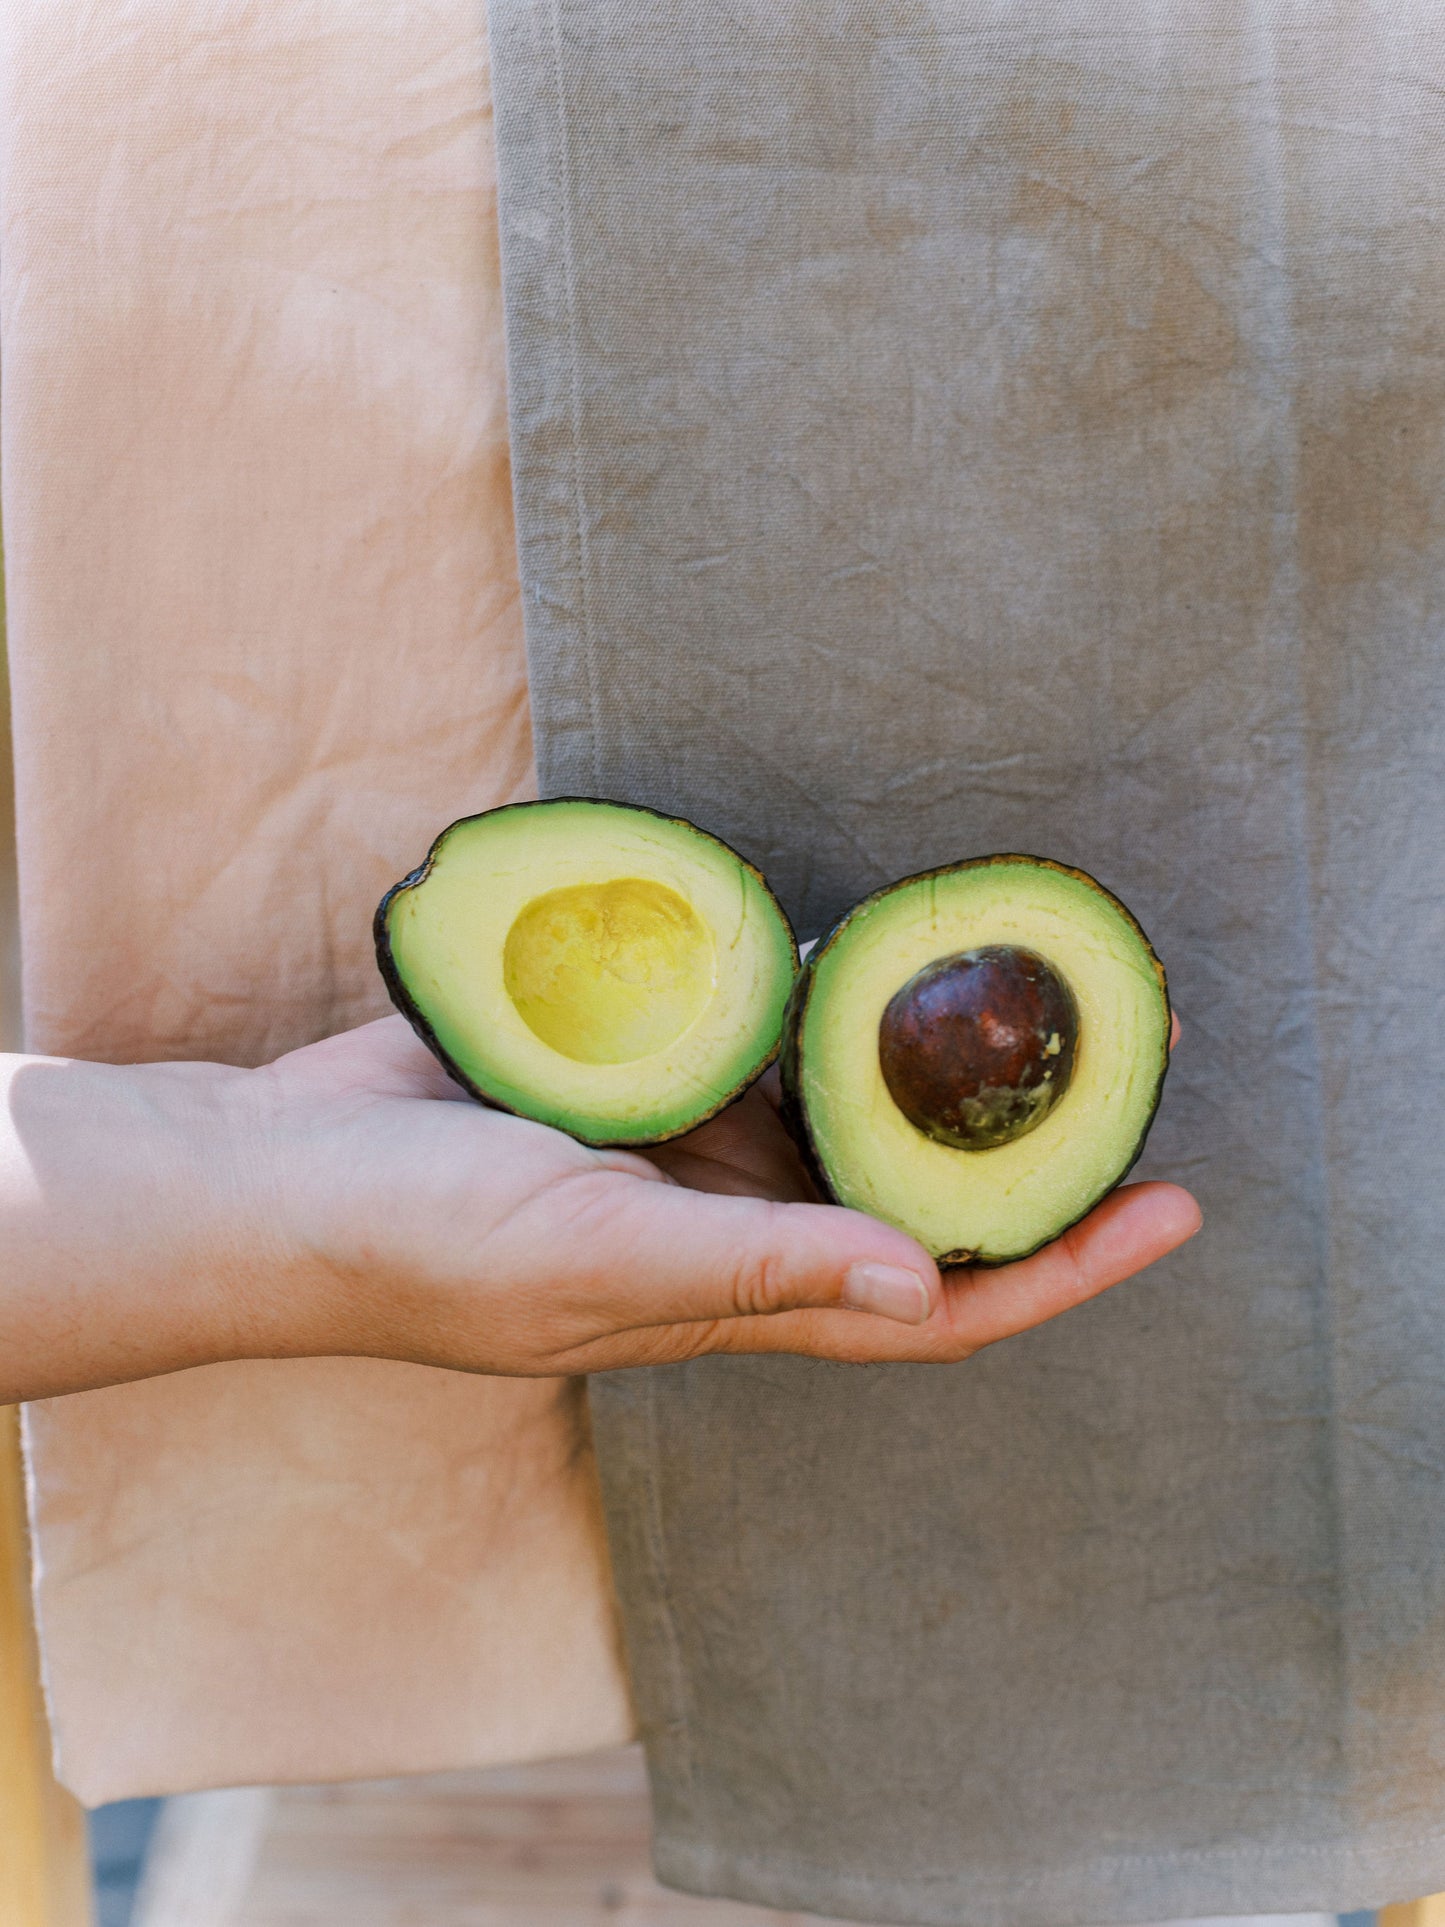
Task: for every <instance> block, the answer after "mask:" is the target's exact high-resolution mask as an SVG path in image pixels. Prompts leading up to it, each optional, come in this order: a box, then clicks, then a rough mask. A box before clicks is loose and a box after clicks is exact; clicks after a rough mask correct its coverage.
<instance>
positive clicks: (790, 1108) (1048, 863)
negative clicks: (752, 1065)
mask: <svg viewBox="0 0 1445 1927" xmlns="http://www.w3.org/2000/svg"><path fill="white" fill-rule="evenodd" d="M996 863H1031V864H1033V865H1034V866H1035V867H1036V868H1038V869H1040V870H1058V871H1059V872H1061V874H1063V875H1064V876H1071V877H1077V879H1078V880H1079V882H1080V883H1087V884H1088V885H1089V887H1090V889H1092V890H1097V891H1098V892H1099V894H1100V895H1101V896H1105V897H1108V899H1109V901H1110V902H1111V903H1112V904H1113V905H1114V907H1115V909H1117V910H1118V911H1119V912H1120V914H1121V915H1122V916H1123V917H1124V919H1125V921H1126V922H1127V923H1128V924H1129V925H1130V927H1131V928H1132V929H1133V931H1134V933H1135V935H1136V936H1137V937H1138V939H1139V941H1140V943H1141V944H1142V945H1143V946H1144V950H1145V952H1146V954H1147V955H1148V958H1149V961H1150V963H1151V964H1152V965H1153V966H1154V970H1155V973H1156V975H1157V976H1158V979H1159V988H1160V990H1161V991H1162V993H1163V996H1164V1007H1165V1012H1166V1014H1168V1013H1170V1012H1171V1011H1172V1008H1173V1006H1172V1005H1171V1004H1170V1002H1169V980H1168V978H1167V976H1166V975H1165V973H1164V966H1163V964H1162V963H1161V962H1160V961H1159V958H1158V956H1157V955H1156V953H1155V950H1154V946H1153V944H1152V943H1150V941H1149V939H1148V937H1146V936H1145V934H1144V932H1143V930H1142V928H1141V927H1140V924H1139V919H1138V918H1137V917H1136V916H1135V915H1134V913H1133V911H1132V910H1130V909H1129V907H1128V905H1127V904H1123V903H1121V902H1120V901H1119V899H1118V898H1117V897H1116V896H1115V895H1114V894H1113V892H1112V891H1111V890H1106V889H1105V888H1104V886H1103V884H1102V883H1100V882H1099V880H1098V878H1097V877H1091V876H1090V875H1089V873H1088V871H1087V870H1076V869H1074V868H1072V867H1071V866H1070V865H1069V864H1067V863H1055V862H1054V861H1053V860H1052V859H1051V858H1049V857H1046V856H1028V855H1026V854H1024V853H1022V852H1014V853H1001V854H999V855H997V856H979V857H970V858H968V859H966V860H965V861H964V862H962V863H943V864H940V865H939V866H938V868H937V869H934V870H920V871H919V872H918V873H917V875H916V876H911V877H900V878H899V880H898V882H897V883H888V884H885V885H884V886H883V888H882V889H881V890H874V891H873V892H871V894H870V895H868V896H866V897H864V898H862V899H861V901H859V902H858V903H855V904H854V905H853V907H852V909H850V910H845V911H844V912H843V914H842V916H841V917H839V919H838V921H837V922H836V923H835V924H833V926H832V927H831V928H830V929H829V930H827V931H826V932H825V933H824V934H823V935H822V936H821V937H820V938H819V939H818V941H817V943H816V944H815V945H814V947H813V949H812V950H811V951H810V952H809V953H808V958H807V961H806V962H805V963H804V965H803V967H802V969H801V970H800V971H799V972H798V975H797V979H796V981H795V982H794V984H793V989H792V994H791V996H790V997H789V998H788V1003H787V1008H786V1010H785V1012H784V1014H783V1042H782V1048H781V1049H780V1050H779V1052H778V1074H779V1076H780V1078H781V1079H782V1086H783V1101H782V1104H781V1106H780V1109H779V1114H780V1116H781V1117H782V1120H783V1123H784V1124H785V1125H786V1126H787V1129H788V1133H789V1135H790V1136H791V1138H792V1140H793V1142H794V1144H795V1145H796V1146H797V1148H798V1155H799V1157H800V1158H801V1159H802V1161H803V1164H804V1167H805V1168H806V1170H807V1173H808V1175H809V1177H810V1178H811V1179H812V1180H813V1183H814V1185H815V1186H816V1187H817V1190H818V1195H819V1196H820V1197H821V1198H823V1199H824V1200H825V1201H826V1202H827V1203H829V1204H840V1203H841V1202H842V1200H841V1199H840V1198H839V1196H838V1194H837V1192H836V1191H835V1190H834V1189H833V1186H832V1184H831V1183H830V1182H829V1178H828V1173H827V1170H826V1169H825V1167H824V1164H823V1160H822V1157H821V1155H820V1153H819V1150H818V1146H817V1144H816V1142H815V1141H814V1138H813V1133H812V1130H811V1128H810V1126H809V1124H808V1115H807V1108H806V1106H805V1104H804V1102H803V1066H802V1039H803V1028H804V1025H805V1023H806V1021H807V1016H808V1004H809V1001H810V999H811V997H812V993H813V988H814V985H815V983H816V981H817V979H816V975H815V971H814V966H815V965H816V964H817V963H818V961H819V959H820V958H821V957H822V956H823V954H824V952H825V951H826V950H827V949H828V946H829V945H830V944H831V943H832V942H833V940H834V939H835V938H836V937H837V936H839V935H840V933H841V932H842V930H843V929H844V927H845V926H846V925H847V924H848V923H850V922H851V921H852V919H853V918H854V917H856V916H858V915H859V914H860V912H862V911H863V910H865V909H867V908H868V906H869V905H870V904H874V903H877V902H878V901H879V899H880V898H882V897H891V896H892V895H893V893H894V891H895V890H901V889H903V888H904V887H905V886H906V885H908V884H913V883H922V882H924V881H926V880H927V879H928V878H929V877H944V876H955V875H957V873H958V872H959V871H960V870H979V869H983V868H985V867H986V866H989V865H992V864H996ZM1169 1029H1170V1026H1169V1025H1168V1024H1166V1025H1165V1043H1164V1051H1163V1056H1162V1059H1161V1062H1160V1065H1159V1081H1158V1083H1157V1084H1156V1086H1155V1089H1154V1102H1153V1103H1152V1104H1151V1105H1150V1107H1149V1115H1148V1117H1147V1118H1145V1120H1144V1123H1143V1126H1142V1128H1141V1130H1140V1132H1139V1138H1138V1141H1137V1143H1136V1144H1135V1146H1134V1148H1133V1150H1132V1151H1131V1153H1130V1154H1129V1161H1128V1163H1127V1164H1126V1165H1125V1166H1124V1168H1123V1169H1122V1170H1121V1171H1120V1173H1119V1175H1118V1177H1117V1178H1115V1179H1114V1181H1113V1183H1112V1184H1109V1185H1106V1186H1105V1187H1104V1189H1103V1190H1102V1191H1100V1192H1099V1194H1098V1196H1097V1197H1094V1198H1091V1199H1090V1200H1089V1202H1088V1203H1087V1204H1086V1205H1085V1206H1084V1208H1083V1210H1082V1211H1080V1212H1078V1213H1077V1214H1076V1215H1075V1216H1074V1217H1072V1218H1070V1219H1069V1221H1068V1223H1067V1224H1061V1225H1060V1226H1059V1228H1058V1230H1057V1231H1055V1232H1053V1233H1052V1234H1051V1235H1050V1236H1049V1237H1047V1238H1043V1239H1041V1240H1040V1241H1039V1243H1038V1244H1036V1245H1034V1246H1032V1247H1031V1248H1030V1249H1029V1250H1028V1251H1018V1252H1015V1253H1014V1254H1013V1256H1012V1257H1009V1258H980V1257H979V1256H978V1254H977V1253H976V1252H972V1251H945V1252H943V1253H942V1254H941V1256H940V1257H939V1259H938V1263H939V1266H940V1268H941V1269H945V1270H946V1269H948V1268H949V1267H951V1266H962V1265H972V1266H974V1267H976V1268H977V1269H978V1270H980V1271H986V1270H994V1269H996V1268H997V1267H998V1266H1000V1265H1006V1264H1007V1265H1012V1264H1018V1263H1020V1262H1021V1261H1022V1260H1023V1259H1025V1258H1032V1257H1033V1255H1034V1252H1036V1251H1042V1250H1043V1248H1044V1246H1045V1245H1046V1244H1053V1243H1054V1241H1055V1240H1056V1239H1058V1238H1061V1237H1062V1236H1063V1235H1064V1233H1065V1232H1066V1231H1069V1230H1071V1229H1072V1228H1073V1226H1074V1225H1076V1224H1078V1223H1079V1222H1080V1220H1081V1219H1083V1218H1086V1217H1087V1216H1088V1215H1089V1213H1090V1212H1091V1211H1092V1210H1093V1209H1094V1207H1095V1206H1096V1205H1098V1204H1101V1203H1102V1202H1103V1200H1104V1199H1105V1198H1106V1197H1108V1195H1109V1193H1110V1192H1111V1191H1115V1190H1117V1189H1118V1187H1119V1186H1120V1185H1121V1184H1122V1183H1123V1182H1124V1180H1125V1178H1127V1177H1128V1175H1129V1173H1130V1172H1131V1171H1132V1170H1133V1169H1134V1166H1135V1165H1136V1164H1137V1163H1138V1162H1139V1159H1140V1158H1141V1157H1142V1156H1143V1153H1144V1144H1145V1140H1146V1139H1147V1138H1148V1136H1149V1131H1150V1127H1151V1126H1152V1124H1153V1122H1154V1118H1155V1115H1156V1113H1157V1112H1158V1109H1159V1100H1160V1099H1161V1097H1162V1096H1163V1094H1164V1079H1165V1077H1166V1076H1167V1074H1168V1071H1169V1042H1168V1038H1169Z"/></svg>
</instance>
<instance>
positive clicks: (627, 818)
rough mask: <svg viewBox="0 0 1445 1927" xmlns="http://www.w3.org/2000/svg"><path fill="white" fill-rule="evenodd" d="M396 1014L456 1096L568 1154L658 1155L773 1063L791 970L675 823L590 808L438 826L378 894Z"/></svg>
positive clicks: (791, 952) (714, 848)
mask: <svg viewBox="0 0 1445 1927" xmlns="http://www.w3.org/2000/svg"><path fill="white" fill-rule="evenodd" d="M375 936H376V955H377V962H378V963H379V965H380V966H381V973H382V976H383V977H384V978H385V979H386V984H387V988H388V989H389V990H390V992H391V997H392V1002H393V1003H394V1004H395V1005H396V1006H397V1008H398V1010H400V1011H401V1012H402V1014H403V1015H404V1016H405V1017H407V1018H408V1019H409V1020H410V1022H411V1024H412V1027H413V1029H414V1030H415V1031H416V1032H417V1034H418V1035H419V1036H420V1037H421V1039H422V1040H423V1042H424V1043H425V1044H426V1045H427V1046H428V1048H429V1049H430V1050H431V1051H433V1052H434V1053H435V1055H436V1056H437V1057H438V1058H439V1059H440V1061H441V1062H442V1064H443V1065H444V1066H445V1067H446V1069H447V1071H448V1072H449V1073H450V1074H451V1076H452V1077H453V1078H455V1080H456V1081H457V1083H458V1084H460V1085H461V1086H462V1088H463V1089H464V1090H466V1091H469V1092H470V1093H471V1094H472V1096H473V1097H478V1098H481V1099H482V1100H484V1101H485V1102H486V1103H488V1104H492V1105H495V1106H496V1107H497V1108H498V1109H500V1110H504V1111H514V1112H516V1113H517V1114H518V1115H519V1116H522V1117H530V1118H535V1119H537V1120H538V1122H540V1123H542V1124H552V1125H555V1126H556V1127H557V1128H558V1129H559V1130H563V1131H567V1132H569V1133H570V1134H571V1135H572V1136H573V1137H575V1138H580V1139H581V1141H582V1142H583V1143H584V1144H597V1145H601V1144H660V1143H662V1142H663V1141H664V1139H666V1138H671V1137H677V1136H679V1135H680V1134H681V1133H682V1132H684V1131H690V1130H692V1129H693V1128H694V1127H695V1126H696V1125H698V1124H701V1123H702V1122H703V1121H704V1120H705V1119H706V1118H709V1117H711V1116H713V1114H714V1113H715V1112H717V1111H720V1110H722V1108H723V1107H724V1106H725V1105H726V1104H729V1103H731V1101H732V1100H733V1098H735V1097H737V1096H738V1095H739V1094H740V1093H741V1092H742V1091H743V1090H744V1089H746V1087H747V1086H748V1085H749V1084H751V1083H752V1081H753V1080H754V1078H756V1077H758V1076H759V1075H761V1073H762V1072H763V1071H764V1070H766V1069H767V1067H768V1065H769V1064H770V1063H771V1062H772V1061H773V1058H774V1057H775V1056H776V1055H777V1047H778V1038H779V1033H780V1031H781V1029H782V1017H783V1009H784V1006H785V1005H786V1002H787V998H788V992H789V988H790V986H791V984H792V981H793V976H794V973H795V971H796V969H797V966H798V948H797V944H796V943H795V942H794V940H793V932H792V930H791V928H790V926H789V924H788V920H787V918H786V917H785V916H784V915H783V912H782V910H781V908H780V907H779V905H778V902H777V899H776V898H775V897H774V896H773V893H772V891H771V890H770V889H769V888H768V886H767V884H766V883H765V882H764V881H763V878H762V877H761V875H760V874H759V873H758V871H757V870H755V869H754V868H753V867H752V865H751V864H749V863H745V862H744V861H743V859H742V857H740V856H739V855H738V854H737V852H736V851H735V850H731V849H729V848H728V846H727V844H725V843H722V842H720V841H719V840H718V839H717V838H716V837H715V836H709V835H708V834H707V833H706V832H705V831H703V830H700V829H698V828H697V827H696V826H695V825H694V824H692V823H688V822H685V821H684V820H683V819H682V818H680V817H671V816H660V815H658V814H657V813H656V812H655V811H652V810H646V809H637V808H633V807H631V806H630V805H627V804H623V803H607V802H599V801H596V800H594V799H592V798H589V797H561V798H557V799H556V800H554V801H551V802H544V803H513V804H508V805H505V806H504V807H503V808H501V809H496V810H488V811H486V812H484V813H483V814H482V815H480V816H467V817H463V818H462V819H461V821H460V822H458V823H453V824H452V825H451V826H450V828H448V829H445V830H443V831H442V833H441V835H440V836H439V837H438V838H437V839H436V841H435V842H434V843H433V844H432V846H431V849H430V851H429V852H428V854H427V858H426V861H425V862H424V863H423V864H422V865H421V867H420V868H419V869H416V870H413V872H412V873H411V875H410V876H408V877H405V878H403V879H402V881H401V882H400V883H398V884H397V885H396V886H395V887H394V888H393V889H391V890H389V891H388V892H387V894H386V895H385V896H384V897H383V898H382V900H381V904H380V906H379V907H378V909H377V912H376V922H375Z"/></svg>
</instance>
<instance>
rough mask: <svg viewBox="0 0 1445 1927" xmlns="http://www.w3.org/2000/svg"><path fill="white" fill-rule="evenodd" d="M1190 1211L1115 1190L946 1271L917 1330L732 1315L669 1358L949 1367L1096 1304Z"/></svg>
mask: <svg viewBox="0 0 1445 1927" xmlns="http://www.w3.org/2000/svg"><path fill="white" fill-rule="evenodd" d="M1200 1222H1201V1216H1200V1211H1199V1207H1198V1205H1197V1204H1196V1203H1195V1202H1194V1200H1193V1198H1191V1197H1190V1196H1189V1194H1188V1192H1187V1191H1181V1190H1180V1189H1179V1188H1178V1186H1176V1185H1172V1184H1140V1185H1133V1186H1130V1187H1128V1188H1127V1189H1125V1190H1123V1191H1116V1192H1115V1193H1114V1195H1113V1196H1112V1197H1110V1198H1107V1199H1106V1200H1105V1201H1104V1203H1103V1204H1101V1205H1100V1206H1099V1207H1098V1209H1097V1210H1095V1211H1093V1212H1091V1213H1090V1215H1089V1217H1088V1218H1086V1219H1085V1220H1084V1222H1083V1223H1082V1224H1079V1225H1076V1226H1075V1227H1074V1229H1073V1230H1072V1231H1070V1232H1066V1233H1065V1234H1064V1236H1063V1238H1061V1239H1059V1240H1058V1241H1057V1242H1056V1243H1055V1244H1052V1245H1049V1246H1047V1247H1046V1248H1045V1249H1044V1250H1043V1251H1041V1252H1038V1253H1036V1254H1035V1256H1034V1257H1032V1258H1026V1259H1024V1260H1022V1261H1021V1262H1020V1263H1019V1264H1016V1265H1006V1266H1001V1267H1000V1268H999V1269H998V1270H997V1271H979V1270H974V1271H955V1272H950V1273H948V1274H946V1275H945V1278H944V1286H943V1294H942V1297H941V1300H940V1302H939V1305H938V1308H937V1309H936V1310H935V1312H934V1314H933V1316H932V1317H931V1318H930V1319H929V1320H928V1322H927V1323H926V1324H924V1325H920V1326H914V1327H910V1326H905V1325H901V1324H889V1325H885V1324H883V1323H882V1322H880V1321H879V1320H877V1319H868V1318H861V1317H859V1316H858V1315H857V1314H855V1313H853V1312H849V1311H847V1310H832V1309H828V1310H822V1311H799V1312H795V1313H790V1314H787V1315H785V1316H782V1317H778V1318H771V1319H741V1320H738V1321H735V1322H733V1323H729V1324H718V1325H714V1326H713V1327H712V1328H711V1329H709V1330H708V1331H706V1332H703V1331H701V1330H698V1331H696V1332H695V1333H692V1334H689V1333H686V1332H684V1331H681V1330H678V1331H675V1332H673V1333H671V1334H666V1335H664V1334H659V1335H658V1336H659V1339H661V1338H662V1337H663V1336H666V1337H668V1338H669V1339H670V1341H671V1344H672V1347H673V1354H672V1355H675V1356H677V1357H692V1356H695V1355H696V1353H697V1352H698V1351H700V1350H706V1351H728V1352H795V1353H802V1354H806V1355H808V1356H810V1357H814V1358H827V1359H833V1360H836V1361H838V1362H840V1363H846V1364H890V1363H891V1364H920V1363H922V1364H952V1363H957V1362H958V1361H960V1360H962V1359H965V1358H970V1357H971V1356H972V1355H973V1353H974V1352H976V1351H981V1350H982V1349H983V1347H984V1346H986V1345H992V1344H996V1343H997V1342H998V1341H999V1340H1000V1339H1002V1338H1010V1337H1015V1336H1017V1335H1018V1334H1019V1333H1021V1332H1025V1331H1029V1330H1031V1329H1032V1328H1033V1327H1034V1326H1036V1325H1041V1324H1044V1323H1046V1322H1047V1321H1048V1320H1049V1319H1051V1318H1057V1317H1058V1316H1059V1315H1060V1313H1062V1312H1065V1311H1069V1310H1071V1309H1072V1308H1073V1307H1074V1306H1075V1305H1079V1304H1083V1303H1084V1302H1085V1301H1086V1300H1087V1299H1089V1298H1095V1297H1097V1296H1098V1295H1099V1293H1100V1292H1103V1291H1107V1290H1108V1289H1109V1287H1110V1286H1111V1285H1116V1284H1119V1283H1120V1282H1121V1281H1122V1280H1123V1279H1125V1278H1128V1277H1132V1276H1133V1274H1134V1273H1135V1272H1137V1271H1141V1270H1143V1268H1144V1267H1145V1266H1146V1265H1150V1264H1153V1263H1154V1262H1155V1261H1156V1259H1159V1258H1162V1257H1163V1256H1164V1255H1165V1254H1166V1253H1167V1252H1169V1251H1172V1250H1173V1249H1174V1248H1175V1247H1176V1246H1177V1245H1180V1244H1183V1243H1185V1242H1186V1241H1187V1240H1188V1239H1189V1238H1191V1237H1193V1235H1194V1233H1195V1232H1196V1231H1197V1230H1198V1229H1199V1225H1200Z"/></svg>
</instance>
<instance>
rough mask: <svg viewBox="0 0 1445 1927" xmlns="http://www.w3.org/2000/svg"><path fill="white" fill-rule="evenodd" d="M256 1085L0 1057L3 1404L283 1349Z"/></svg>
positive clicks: (210, 1070)
mask: <svg viewBox="0 0 1445 1927" xmlns="http://www.w3.org/2000/svg"><path fill="white" fill-rule="evenodd" d="M249 1075H250V1074H249V1073H247V1072H244V1071H233V1070H227V1069H225V1068H223V1067H220V1066H216V1065H207V1064H174V1065H165V1064H161V1065H155V1064H152V1065H141V1066H134V1067H131V1066H114V1065H106V1064H87V1063H80V1062H76V1061H72V1060H68V1059H60V1058H43V1057H8V1056H6V1057H0V1253H3V1261H0V1402H4V1401H8V1400H11V1399H17V1398H36V1397H44V1396H48V1395H50V1394H53V1393H57V1392H68V1391H76V1390H80V1389H83V1388H85V1387H89V1386H95V1385H104V1384H111V1383H115V1382H117V1381H119V1380H123V1379H131V1378H139V1377H145V1376H149V1375H151V1374H154V1373H159V1372H169V1371H175V1370H178V1369H179V1368H181V1367H183V1366H187V1365H197V1364H204V1363H208V1362H211V1361H213V1360H216V1359H219V1358H230V1357H238V1356H245V1355H251V1354H255V1353H257V1352H266V1351H277V1350H289V1349H292V1347H291V1346H290V1345H288V1344H287V1343H286V1342H285V1336H284V1332H283V1322H284V1321H283V1319H282V1318H281V1317H280V1316H278V1313H280V1312H281V1311H282V1310H283V1308H284V1307H283V1302H282V1301H283V1300H284V1295H285V1292H286V1289H287V1283H288V1280H287V1279H286V1278H285V1277H284V1276H282V1275H280V1273H281V1272H282V1271H284V1267H279V1266H273V1267H270V1268H268V1262H267V1261H268V1256H270V1254H269V1253H268V1250H267V1248H266V1241H267V1236H268V1230H267V1221H266V1213H265V1212H264V1210H262V1209H258V1200H259V1196H260V1193H261V1191H262V1189H263V1187H264V1174H263V1173H261V1172H260V1171H259V1169H258V1168H257V1164H258V1161H257V1158H256V1156H255V1154H254V1150H253V1148H252V1147H251V1145H250V1141H249V1139H248V1136H247V1133H246V1131H245V1129H244V1128H242V1127H241V1119H242V1117H243V1115H244V1112H245V1108H246V1106H245V1102H244V1090H243V1087H244V1084H245V1080H246V1079H247V1078H248V1076H249Z"/></svg>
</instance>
